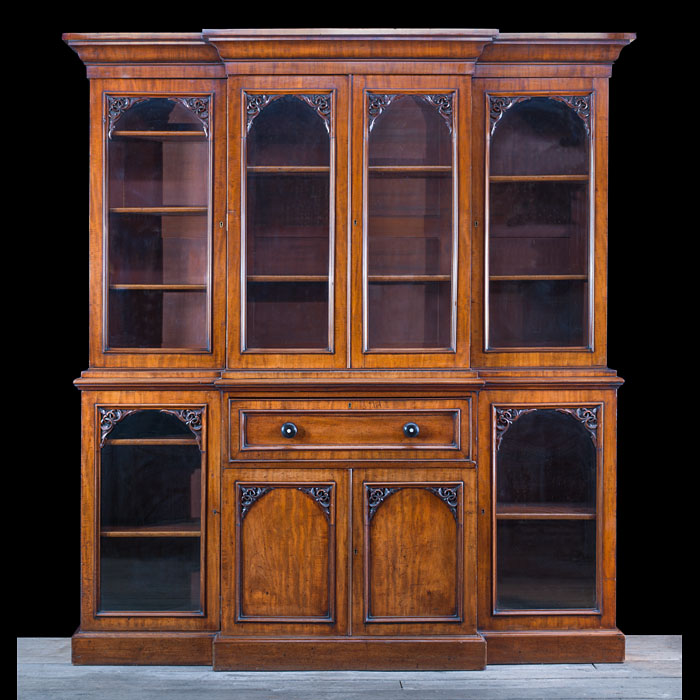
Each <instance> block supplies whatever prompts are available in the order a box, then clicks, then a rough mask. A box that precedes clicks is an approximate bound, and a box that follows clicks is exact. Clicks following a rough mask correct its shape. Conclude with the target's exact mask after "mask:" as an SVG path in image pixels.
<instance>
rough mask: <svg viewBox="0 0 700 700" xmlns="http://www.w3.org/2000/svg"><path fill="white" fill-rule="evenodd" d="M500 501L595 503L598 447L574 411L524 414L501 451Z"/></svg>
mask: <svg viewBox="0 0 700 700" xmlns="http://www.w3.org/2000/svg"><path fill="white" fill-rule="evenodd" d="M496 465H497V473H496V483H497V494H498V503H499V504H503V503H519V504H535V503H538V504H546V503H557V504H564V503H566V504H572V505H579V506H587V507H588V508H595V492H596V448H595V444H594V443H593V440H592V439H591V436H590V434H589V433H588V431H587V430H586V428H584V427H583V425H582V424H581V423H580V422H579V421H578V420H577V419H576V418H574V417H573V416H571V415H569V414H567V413H562V412H560V411H557V410H554V409H538V410H536V411H532V412H530V413H525V414H523V415H521V416H520V417H519V418H518V419H517V420H516V421H515V422H513V424H512V425H511V426H510V427H509V428H508V430H507V431H506V432H505V434H504V435H503V439H502V441H501V444H500V446H499V447H498V453H497V462H496Z"/></svg>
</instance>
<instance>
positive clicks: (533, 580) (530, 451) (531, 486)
mask: <svg viewBox="0 0 700 700" xmlns="http://www.w3.org/2000/svg"><path fill="white" fill-rule="evenodd" d="M592 410H593V409H591V411H592ZM591 411H588V412H586V413H585V414H580V415H579V414H577V413H576V410H570V409H534V410H533V409H507V412H504V413H502V414H499V416H498V419H499V427H500V430H501V432H500V433H499V434H498V436H497V451H496V474H495V485H494V489H495V497H496V601H495V608H496V611H497V612H498V611H506V610H530V609H532V610H542V609H545V610H564V609H593V608H595V607H596V601H597V592H596V590H597V589H596V581H597V577H596V541H597V540H596V485H597V473H598V472H597V450H596V442H595V441H596V427H591V426H592V425H594V424H593V423H591V421H590V419H591V417H592V416H593V413H592V412H591ZM582 418H583V419H585V420H583V419H582ZM586 420H588V422H586Z"/></svg>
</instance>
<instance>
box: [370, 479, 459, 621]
mask: <svg viewBox="0 0 700 700" xmlns="http://www.w3.org/2000/svg"><path fill="white" fill-rule="evenodd" d="M365 493H366V499H367V501H366V510H365V517H366V521H365V528H366V553H365V619H366V622H381V621H387V622H388V621H406V622H409V621H428V620H434V621H440V620H444V621H448V620H460V619H461V616H462V612H461V610H462V601H461V593H460V592H461V590H462V570H463V566H462V520H461V492H460V488H459V485H456V484H425V485H422V484H421V485H415V484H388V485H381V486H379V485H366V491H365Z"/></svg>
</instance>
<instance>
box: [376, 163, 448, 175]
mask: <svg viewBox="0 0 700 700" xmlns="http://www.w3.org/2000/svg"><path fill="white" fill-rule="evenodd" d="M367 172H369V173H377V174H387V175H393V174H397V175H401V174H406V175H449V174H451V173H452V166H451V165H369V166H367Z"/></svg>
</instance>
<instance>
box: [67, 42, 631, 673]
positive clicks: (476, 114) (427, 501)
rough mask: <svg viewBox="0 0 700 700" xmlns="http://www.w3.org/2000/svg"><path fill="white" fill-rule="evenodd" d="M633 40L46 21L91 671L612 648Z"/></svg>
mask: <svg viewBox="0 0 700 700" xmlns="http://www.w3.org/2000/svg"><path fill="white" fill-rule="evenodd" d="M633 39H634V35H633V34H512V33H507V34H506V33H500V32H498V31H497V30H486V29H479V30H458V29H450V30H437V29H431V30H418V29H395V30H372V29H369V30H357V29H352V30H350V29H347V30H342V29H333V30H323V29H308V30H298V29H297V30H282V29H279V30H259V29H257V30H204V31H202V32H200V33H175V34H165V33H163V34H158V33H150V34H108V33H101V34H65V35H64V40H65V41H66V42H67V43H68V45H70V47H71V48H72V49H74V50H75V51H76V52H77V54H78V55H79V56H80V58H81V60H82V61H83V63H84V64H85V66H86V68H87V77H88V78H89V81H90V105H89V108H90V125H91V126H90V214H89V216H90V354H89V358H90V360H89V367H88V368H87V369H85V371H84V372H82V374H81V376H80V377H79V378H78V379H77V380H76V382H75V383H76V385H77V386H78V388H79V389H80V390H81V395H82V425H83V435H82V445H83V447H82V450H83V459H82V482H81V483H82V510H81V523H82V525H81V531H82V540H81V541H82V544H81V567H82V594H81V623H80V628H79V630H78V631H77V632H76V633H75V635H74V637H73V661H74V663H79V664H105V663H124V664H128V663H131V664H154V663H155V664H203V665H213V667H214V668H215V669H218V670H232V669H242V670H256V669H265V670H281V669H377V670H380V669H480V668H483V667H484V666H485V665H486V664H487V663H516V662H529V663H533V662H545V663H554V662H567V663H574V662H611V661H622V660H623V659H624V636H623V635H622V634H621V633H620V631H619V630H618V629H617V628H616V622H615V575H616V574H615V568H616V564H615V533H616V511H615V501H616V464H615V460H616V425H615V419H616V393H617V389H618V387H619V386H620V385H621V384H622V380H621V378H620V377H618V376H617V374H616V372H615V371H614V370H612V369H610V368H608V367H607V361H606V296H607V152H608V133H607V122H608V80H609V77H610V75H611V71H612V64H613V63H614V61H615V60H616V58H617V57H618V55H619V53H620V51H621V50H622V48H623V47H624V46H625V45H627V44H628V43H629V42H631V41H632V40H633Z"/></svg>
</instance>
